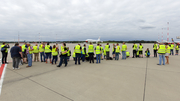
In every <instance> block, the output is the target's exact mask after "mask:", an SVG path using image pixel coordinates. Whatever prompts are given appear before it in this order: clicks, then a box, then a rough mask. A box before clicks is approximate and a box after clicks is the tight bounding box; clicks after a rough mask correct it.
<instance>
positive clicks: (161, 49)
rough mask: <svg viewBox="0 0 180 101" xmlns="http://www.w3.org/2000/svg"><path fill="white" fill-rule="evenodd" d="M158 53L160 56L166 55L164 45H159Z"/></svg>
mask: <svg viewBox="0 0 180 101" xmlns="http://www.w3.org/2000/svg"><path fill="white" fill-rule="evenodd" d="M158 53H161V54H164V53H166V48H165V45H159V49H158Z"/></svg>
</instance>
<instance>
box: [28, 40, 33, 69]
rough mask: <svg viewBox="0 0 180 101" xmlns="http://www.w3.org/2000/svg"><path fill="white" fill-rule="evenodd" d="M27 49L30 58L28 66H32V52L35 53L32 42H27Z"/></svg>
mask: <svg viewBox="0 0 180 101" xmlns="http://www.w3.org/2000/svg"><path fill="white" fill-rule="evenodd" d="M27 47H28V48H27V50H26V54H27V58H28V66H26V67H31V66H32V53H33V50H34V49H33V47H32V46H31V45H30V43H27Z"/></svg>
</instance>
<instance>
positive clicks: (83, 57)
mask: <svg viewBox="0 0 180 101" xmlns="http://www.w3.org/2000/svg"><path fill="white" fill-rule="evenodd" d="M84 60H85V54H83V55H82V62H84Z"/></svg>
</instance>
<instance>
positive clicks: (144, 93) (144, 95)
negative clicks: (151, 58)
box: [143, 58, 148, 101]
mask: <svg viewBox="0 0 180 101" xmlns="http://www.w3.org/2000/svg"><path fill="white" fill-rule="evenodd" d="M147 67H148V58H147V60H146V71H145V80H144V92H143V101H145V97H146V82H147Z"/></svg>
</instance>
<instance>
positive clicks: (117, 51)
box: [115, 43, 120, 60]
mask: <svg viewBox="0 0 180 101" xmlns="http://www.w3.org/2000/svg"><path fill="white" fill-rule="evenodd" d="M119 54H120V46H119V44H118V43H117V45H116V57H115V60H119Z"/></svg>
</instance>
